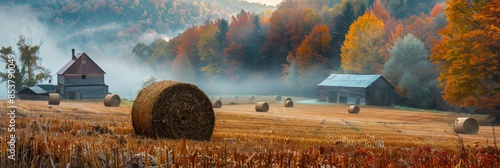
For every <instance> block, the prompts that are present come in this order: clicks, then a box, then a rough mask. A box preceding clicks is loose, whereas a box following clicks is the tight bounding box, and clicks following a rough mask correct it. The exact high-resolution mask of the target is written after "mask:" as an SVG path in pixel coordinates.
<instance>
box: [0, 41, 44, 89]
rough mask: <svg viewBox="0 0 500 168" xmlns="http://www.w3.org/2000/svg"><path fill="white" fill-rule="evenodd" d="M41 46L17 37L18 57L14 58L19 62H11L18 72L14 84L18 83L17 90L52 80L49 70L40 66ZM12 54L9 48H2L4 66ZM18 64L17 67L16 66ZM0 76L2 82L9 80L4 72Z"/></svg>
mask: <svg viewBox="0 0 500 168" xmlns="http://www.w3.org/2000/svg"><path fill="white" fill-rule="evenodd" d="M41 44H42V43H40V44H39V45H31V44H28V43H27V41H26V38H25V37H23V36H20V37H19V41H18V42H17V48H18V50H19V53H20V55H19V56H17V57H16V58H19V60H14V61H13V62H12V64H14V65H16V67H17V69H16V71H17V72H18V73H17V74H16V76H15V77H16V78H18V79H17V81H16V83H18V82H19V83H20V85H18V86H16V89H17V90H20V89H22V88H21V87H24V86H27V87H30V86H34V85H36V84H37V83H39V82H42V81H43V80H50V79H52V76H51V75H50V74H51V72H50V70H49V69H47V68H45V67H43V66H41V65H40V63H41V61H42V58H41V57H39V56H38V55H39V54H40V46H41ZM13 53H14V52H13V51H12V48H11V47H10V46H9V47H2V49H1V52H0V54H1V57H2V59H3V60H4V61H5V63H6V64H9V63H10V62H9V58H8V55H9V54H13ZM18 62H19V65H17V63H18ZM0 76H1V77H2V81H7V80H8V79H9V78H8V74H7V73H5V72H0ZM6 77H7V78H6Z"/></svg>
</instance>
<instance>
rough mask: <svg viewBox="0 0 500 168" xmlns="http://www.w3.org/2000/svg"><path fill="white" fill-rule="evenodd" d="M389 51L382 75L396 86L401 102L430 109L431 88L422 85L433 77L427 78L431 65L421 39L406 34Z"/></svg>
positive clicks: (429, 74) (430, 74)
mask: <svg viewBox="0 0 500 168" xmlns="http://www.w3.org/2000/svg"><path fill="white" fill-rule="evenodd" d="M389 53H390V55H391V57H390V59H389V60H388V61H387V62H386V63H385V64H384V70H383V71H382V75H383V76H384V77H385V78H387V80H389V82H391V83H392V84H393V85H394V86H396V91H397V93H398V94H399V95H400V96H401V97H403V98H405V99H406V100H405V102H404V103H406V104H407V105H409V106H411V107H418V108H430V107H431V106H432V105H433V104H432V102H433V100H432V93H431V92H430V90H431V89H432V88H427V87H426V84H427V83H429V82H432V81H433V80H435V77H434V78H432V77H431V78H430V77H428V76H432V73H429V69H430V67H432V65H431V63H430V62H429V61H428V58H429V54H428V52H427V50H425V48H424V44H423V43H422V41H421V40H420V39H418V38H417V37H415V36H414V35H412V34H407V35H405V36H404V37H403V38H398V40H397V41H396V42H395V43H394V46H393V47H392V48H390V49H389ZM434 87H436V86H434Z"/></svg>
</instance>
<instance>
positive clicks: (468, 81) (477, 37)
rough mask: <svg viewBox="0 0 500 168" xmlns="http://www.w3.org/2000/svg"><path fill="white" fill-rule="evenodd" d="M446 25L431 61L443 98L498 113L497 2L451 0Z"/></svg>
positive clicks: (499, 46)
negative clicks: (436, 73) (435, 69)
mask: <svg viewBox="0 0 500 168" xmlns="http://www.w3.org/2000/svg"><path fill="white" fill-rule="evenodd" d="M446 3H447V7H446V9H445V14H446V18H447V20H448V22H449V24H448V25H447V26H446V27H445V28H444V29H442V30H441V31H440V32H439V34H440V35H441V36H442V39H441V40H440V41H439V43H438V44H437V45H436V46H435V47H434V48H433V53H432V55H431V60H432V62H433V63H436V64H439V70H440V71H441V74H440V75H439V82H440V85H441V86H444V91H443V93H444V96H443V98H444V99H445V100H446V101H448V102H450V103H453V104H458V105H460V106H465V107H475V108H477V109H482V110H488V111H490V112H491V114H492V115H498V114H500V43H498V42H499V41H500V29H499V27H500V22H498V20H499V19H500V8H498V6H500V1H484V0H473V1H468V0H450V1H448V2H446Z"/></svg>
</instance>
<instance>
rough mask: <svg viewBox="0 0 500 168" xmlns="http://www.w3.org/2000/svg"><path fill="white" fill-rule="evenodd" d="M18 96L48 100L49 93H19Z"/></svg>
mask: <svg viewBox="0 0 500 168" xmlns="http://www.w3.org/2000/svg"><path fill="white" fill-rule="evenodd" d="M17 97H18V98H19V99H21V100H48V99H49V96H48V95H47V94H43V95H37V94H25V93H19V94H17Z"/></svg>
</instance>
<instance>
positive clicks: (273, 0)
mask: <svg viewBox="0 0 500 168" xmlns="http://www.w3.org/2000/svg"><path fill="white" fill-rule="evenodd" d="M246 1H248V2H258V3H262V4H266V5H273V6H276V5H278V4H279V3H280V2H281V1H282V0H246Z"/></svg>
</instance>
